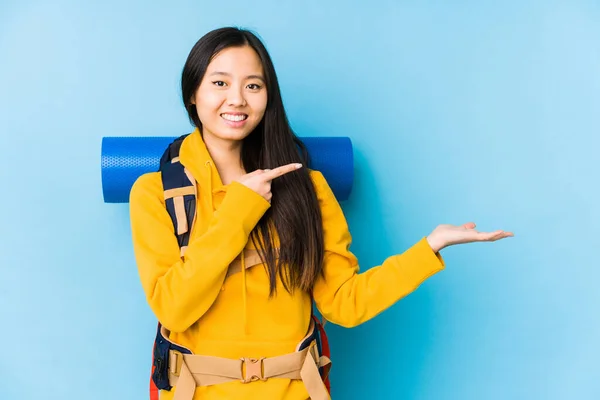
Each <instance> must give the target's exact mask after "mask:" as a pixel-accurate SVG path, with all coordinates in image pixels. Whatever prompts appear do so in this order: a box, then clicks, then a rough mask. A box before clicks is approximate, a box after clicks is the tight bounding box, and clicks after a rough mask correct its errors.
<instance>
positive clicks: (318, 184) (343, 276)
mask: <svg viewBox="0 0 600 400" xmlns="http://www.w3.org/2000/svg"><path fill="white" fill-rule="evenodd" d="M180 160H181V163H182V164H183V165H185V166H186V168H188V169H189V170H190V171H191V173H192V174H193V175H194V177H195V179H196V180H197V182H198V197H197V198H198V204H197V216H196V222H195V225H194V228H193V230H192V232H191V237H190V243H189V246H188V248H187V251H186V253H185V256H184V258H183V259H182V258H181V257H180V250H179V247H178V245H177V240H176V238H175V235H174V234H173V225H172V222H171V219H170V217H169V214H168V213H167V211H166V209H165V204H164V197H163V189H162V183H161V177H160V173H158V172H153V173H148V174H145V175H143V176H141V177H140V178H139V179H138V180H137V181H136V182H135V184H134V185H133V188H132V190H131V195H130V214H131V227H132V236H133V248H134V252H135V257H136V262H137V266H138V270H139V275H140V279H141V283H142V286H143V289H144V292H145V293H146V299H147V301H148V303H149V305H150V308H151V309H152V311H153V312H154V314H155V315H156V317H157V318H158V320H159V321H160V322H161V323H162V324H163V325H164V326H165V328H167V329H168V330H170V331H171V334H170V339H171V340H173V341H174V342H176V343H178V344H180V345H182V346H184V347H187V348H189V349H190V350H191V351H192V352H193V353H194V354H203V355H212V356H218V357H228V358H232V359H240V358H241V357H254V358H260V357H273V356H277V355H282V354H288V353H292V352H294V351H295V348H296V346H297V345H298V342H299V341H300V340H301V339H302V338H303V337H304V336H305V334H306V333H307V329H308V326H309V321H310V316H311V308H312V304H311V298H310V295H309V294H308V293H304V292H300V291H295V292H294V294H290V293H288V292H287V291H285V289H283V287H282V286H281V282H280V281H279V282H278V287H277V289H278V290H277V295H276V296H275V297H274V298H271V299H269V278H268V276H267V273H266V271H265V269H264V268H263V267H262V264H259V265H257V266H254V267H252V268H249V269H247V270H246V269H243V268H242V270H241V271H240V272H239V273H235V274H231V275H229V276H226V275H227V270H228V266H229V265H230V263H232V261H233V260H234V259H235V258H236V257H237V256H238V255H240V253H241V252H242V251H243V250H244V249H251V248H253V246H252V243H251V241H249V240H248V239H249V236H250V233H251V232H252V230H253V228H254V226H255V225H256V224H257V223H258V221H259V220H260V218H261V217H262V215H263V214H264V213H265V212H266V210H267V209H268V208H269V207H270V203H269V202H267V201H266V200H265V199H264V198H263V197H262V196H260V195H258V194H257V193H255V192H254V191H252V190H251V189H249V188H247V187H246V186H243V185H242V184H240V183H237V182H233V183H231V184H229V185H226V186H224V185H223V184H222V182H221V178H220V177H219V174H218V172H217V169H216V168H215V165H214V163H213V161H212V159H211V157H210V154H209V152H208V150H207V148H206V145H205V144H204V141H203V140H202V137H201V135H200V133H199V131H198V129H196V130H195V131H194V132H193V133H192V134H191V135H189V136H188V137H187V138H186V139H185V140H184V142H183V143H182V146H181V150H180ZM310 174H311V177H312V180H313V182H314V186H315V189H316V192H317V196H318V199H319V204H320V206H321V211H322V216H323V229H324V237H325V257H324V266H323V267H324V277H323V278H320V279H319V280H318V281H317V282H316V284H315V287H314V292H313V295H314V300H315V303H316V306H317V308H318V309H319V311H320V313H321V314H322V315H323V317H325V318H326V319H327V320H328V321H331V322H333V323H335V324H338V325H341V326H344V327H353V326H356V325H359V324H361V323H363V322H365V321H367V320H369V319H371V318H373V317H375V316H376V315H378V314H379V313H381V312H382V311H384V310H385V309H387V308H388V307H390V306H391V305H393V304H394V303H395V302H397V301H398V300H399V299H401V298H402V297H404V296H406V295H408V294H409V293H411V292H413V291H414V290H415V289H416V288H417V287H418V286H419V285H420V284H421V283H422V282H423V281H425V280H426V279H427V278H428V277H430V276H432V275H433V274H435V273H437V272H439V271H440V270H442V269H443V268H444V261H443V259H442V257H441V256H440V255H439V253H437V254H436V253H434V252H433V250H432V249H431V247H430V246H429V244H428V243H427V241H426V239H425V238H422V239H421V240H420V241H418V242H417V243H416V244H415V245H414V246H413V247H411V248H410V249H408V250H407V251H406V252H404V253H403V254H401V255H395V256H392V257H390V258H388V259H387V260H385V261H384V263H383V264H382V265H381V266H378V267H374V268H371V269H369V270H367V271H365V272H363V273H359V267H358V263H357V259H356V257H355V256H354V255H353V254H352V253H351V252H350V250H349V247H350V243H351V236H350V233H349V231H348V226H347V223H346V219H345V217H344V215H343V213H342V210H341V208H340V206H339V204H338V202H337V200H336V198H335V197H334V194H333V192H332V191H331V188H330V187H329V185H328V184H327V182H326V181H325V179H324V177H323V175H322V174H321V173H320V172H318V171H311V172H310ZM333 358H334V360H333V362H334V365H335V355H333ZM160 396H161V397H160V398H161V400H170V399H172V397H173V391H171V392H167V391H161V394H160ZM234 398H235V399H253V400H254V399H286V400H301V399H302V400H305V399H308V398H309V396H308V393H307V391H306V388H305V386H304V384H303V382H302V381H299V380H289V379H280V378H272V379H269V380H266V381H256V382H251V383H247V384H244V383H241V382H237V381H234V382H229V383H223V384H218V385H213V386H208V387H198V388H197V389H196V392H195V396H194V399H195V400H199V399H234Z"/></svg>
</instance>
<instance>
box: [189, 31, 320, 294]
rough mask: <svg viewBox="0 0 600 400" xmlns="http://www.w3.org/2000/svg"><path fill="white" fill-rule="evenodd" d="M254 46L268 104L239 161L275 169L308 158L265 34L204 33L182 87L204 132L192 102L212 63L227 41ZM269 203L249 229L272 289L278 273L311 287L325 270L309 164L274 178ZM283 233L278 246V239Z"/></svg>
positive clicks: (289, 283) (293, 284) (294, 284)
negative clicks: (287, 108) (288, 111)
mask: <svg viewBox="0 0 600 400" xmlns="http://www.w3.org/2000/svg"><path fill="white" fill-rule="evenodd" d="M243 46H250V47H251V48H252V49H254V51H255V52H256V54H257V55H258V57H259V58H260V60H261V62H262V66H263V71H264V74H265V80H266V86H267V96H268V98H267V107H266V110H265V114H264V117H263V119H262V120H261V122H260V123H259V124H258V125H257V126H256V128H255V129H254V131H253V132H252V133H250V134H249V135H248V136H247V137H246V138H245V139H244V141H243V143H242V150H241V161H242V163H243V166H244V168H245V170H246V171H248V172H251V171H254V170H257V169H273V168H276V167H279V166H282V165H286V164H289V163H302V164H303V165H304V166H305V167H306V166H308V163H309V155H308V152H307V150H306V147H305V146H304V144H303V143H302V141H301V140H300V139H299V138H298V137H297V136H296V135H295V134H294V132H293V131H292V129H291V127H290V124H289V121H288V118H287V115H286V112H285V109H284V106H283V101H282V99H281V92H280V89H279V82H278V80H277V75H276V73H275V68H274V67H273V62H272V60H271V57H270V56H269V53H268V52H267V49H266V48H265V46H264V45H263V43H262V42H261V40H260V39H259V38H258V37H257V36H256V35H255V34H254V33H252V32H250V31H248V30H245V29H240V28H234V27H226V28H220V29H216V30H213V31H211V32H209V33H207V34H206V35H204V36H203V37H202V38H201V39H200V40H198V42H197V43H196V44H195V45H194V47H193V48H192V50H191V52H190V54H189V56H188V58H187V61H186V63H185V66H184V68H183V73H182V77H181V89H182V96H183V101H184V104H185V108H186V110H187V112H188V116H189V118H190V121H191V122H192V123H193V124H194V125H195V126H196V127H198V128H199V129H200V132H202V122H201V121H200V119H199V117H198V114H197V112H196V107H195V106H194V105H193V104H192V98H193V97H194V95H195V93H196V91H197V90H198V87H199V86H200V83H201V82H202V79H203V77H204V74H205V73H206V69H207V68H208V64H209V63H210V61H211V60H212V59H213V58H214V57H215V56H216V55H217V54H219V52H221V51H222V50H224V49H226V48H229V47H243ZM271 193H272V194H273V198H272V199H271V207H270V208H269V210H268V211H267V212H266V213H265V214H264V215H263V217H262V218H261V220H260V221H259V222H258V224H257V225H256V227H255V228H254V230H253V231H252V234H251V235H250V237H251V239H252V241H253V243H254V245H255V246H256V248H257V249H258V250H259V253H260V254H261V257H262V259H263V262H265V263H266V265H267V271H268V274H269V282H270V293H271V295H273V294H274V293H275V292H276V286H277V279H276V278H277V274H279V277H280V279H281V281H282V283H283V286H284V288H285V289H286V290H287V291H289V292H291V291H293V290H294V289H296V288H300V289H302V290H305V291H308V292H310V291H312V288H313V286H314V283H315V281H316V279H317V278H318V276H319V275H320V274H322V270H323V254H324V244H323V222H322V217H321V209H320V207H319V201H318V199H317V195H316V192H315V188H314V186H313V183H312V180H311V178H310V175H309V170H308V168H301V169H300V170H298V171H295V172H293V173H290V174H285V175H283V176H281V177H279V178H277V179H275V180H274V181H273V182H272V184H271ZM273 232H275V233H276V234H277V235H278V237H279V244H280V245H279V251H278V252H277V249H276V245H275V237H274V236H273Z"/></svg>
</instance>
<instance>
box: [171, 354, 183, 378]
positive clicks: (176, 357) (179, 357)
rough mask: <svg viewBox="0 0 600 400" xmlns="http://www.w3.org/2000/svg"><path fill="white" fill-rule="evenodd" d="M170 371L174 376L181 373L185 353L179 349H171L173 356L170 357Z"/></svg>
mask: <svg viewBox="0 0 600 400" xmlns="http://www.w3.org/2000/svg"><path fill="white" fill-rule="evenodd" d="M169 358H170V360H169V372H170V373H171V374H173V376H177V377H179V374H180V373H181V364H183V354H181V352H179V351H177V350H171V356H170V357H169Z"/></svg>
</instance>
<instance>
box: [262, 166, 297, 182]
mask: <svg viewBox="0 0 600 400" xmlns="http://www.w3.org/2000/svg"><path fill="white" fill-rule="evenodd" d="M300 168H302V164H296V163H292V164H287V165H282V166H281V167H277V168H274V169H272V170H270V171H268V172H266V173H265V175H266V176H267V178H268V179H269V180H270V181H272V180H273V179H275V178H279V177H280V176H282V175H285V174H287V173H289V172H292V171H295V170H297V169H300Z"/></svg>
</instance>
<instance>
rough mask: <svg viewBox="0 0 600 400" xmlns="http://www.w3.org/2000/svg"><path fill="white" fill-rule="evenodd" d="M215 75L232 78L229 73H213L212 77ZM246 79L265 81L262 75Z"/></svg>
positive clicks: (250, 76) (249, 76)
mask: <svg viewBox="0 0 600 400" xmlns="http://www.w3.org/2000/svg"><path fill="white" fill-rule="evenodd" d="M213 75H224V76H228V77H231V74H230V73H228V72H220V71H217V72H213V73H212V74H210V76H213ZM246 79H260V80H261V81H263V82H264V81H265V78H263V77H262V75H248V76H247V77H246Z"/></svg>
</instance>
